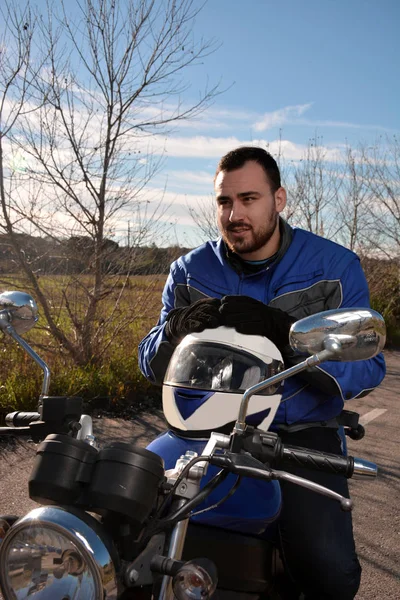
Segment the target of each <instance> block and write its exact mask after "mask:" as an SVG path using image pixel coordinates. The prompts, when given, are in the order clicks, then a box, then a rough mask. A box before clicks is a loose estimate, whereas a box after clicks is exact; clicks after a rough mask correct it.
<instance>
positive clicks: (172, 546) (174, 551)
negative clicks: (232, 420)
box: [157, 432, 230, 600]
mask: <svg viewBox="0 0 400 600" xmlns="http://www.w3.org/2000/svg"><path fill="white" fill-rule="evenodd" d="M229 442H230V438H229V436H226V435H222V434H219V433H215V432H214V433H212V434H211V436H210V439H209V441H208V442H207V445H206V446H205V448H204V450H203V452H202V454H201V456H207V457H208V456H210V455H211V454H212V453H213V452H214V450H215V449H216V448H229ZM196 456H197V454H196V452H192V451H190V450H188V451H187V452H186V454H185V455H184V456H181V457H180V458H179V459H178V460H177V462H176V465H175V468H174V469H171V470H169V471H166V477H167V481H168V483H170V484H171V485H173V484H174V483H175V482H176V480H177V479H178V477H179V475H180V473H181V472H182V470H183V469H184V468H185V467H186V465H187V464H188V463H189V462H190V461H191V460H192V459H193V458H195V457H196ZM207 468H208V462H207V461H204V462H203V461H199V462H198V463H196V464H195V465H193V467H192V468H191V469H190V470H189V472H188V474H187V476H186V477H185V478H184V479H183V480H182V481H181V482H180V484H179V485H178V488H177V490H176V491H175V497H176V498H177V499H178V500H177V503H175V508H180V507H182V506H184V505H185V504H187V502H188V501H189V500H191V499H192V498H194V497H195V496H196V495H197V494H198V492H199V490H200V482H201V479H202V477H203V476H204V475H205V474H206V473H207ZM188 525H189V519H184V520H182V521H179V522H178V523H177V524H176V525H175V527H174V528H173V530H172V532H171V535H170V538H169V547H168V552H167V557H168V558H171V559H173V560H181V558H182V553H183V548H184V545H185V539H186V532H187V528H188ZM157 598H158V600H175V595H174V592H173V589H172V578H171V577H170V576H169V575H164V576H163V578H162V583H161V588H160V593H159V595H158V596H157Z"/></svg>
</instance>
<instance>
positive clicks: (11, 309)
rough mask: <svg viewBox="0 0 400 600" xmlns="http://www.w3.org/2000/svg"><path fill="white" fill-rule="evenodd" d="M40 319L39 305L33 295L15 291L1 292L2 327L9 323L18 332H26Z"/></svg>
mask: <svg viewBox="0 0 400 600" xmlns="http://www.w3.org/2000/svg"><path fill="white" fill-rule="evenodd" d="M37 320H38V307H37V304H36V302H35V301H34V299H33V298H32V296H30V295H29V294H26V293H25V292H19V291H13V292H2V293H1V294H0V328H1V329H3V330H6V329H7V327H8V326H9V325H11V327H13V329H14V331H16V333H18V334H22V333H26V332H27V331H29V330H30V329H32V327H33V326H34V325H35V323H36V322H37Z"/></svg>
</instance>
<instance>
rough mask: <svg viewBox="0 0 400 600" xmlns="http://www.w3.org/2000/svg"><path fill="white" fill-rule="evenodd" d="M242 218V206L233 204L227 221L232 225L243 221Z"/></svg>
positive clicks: (238, 203) (236, 203) (237, 203)
mask: <svg viewBox="0 0 400 600" xmlns="http://www.w3.org/2000/svg"><path fill="white" fill-rule="evenodd" d="M243 218H244V210H243V206H242V204H241V203H240V202H234V203H233V204H232V207H231V212H230V215H229V220H230V222H231V223H232V222H233V221H243Z"/></svg>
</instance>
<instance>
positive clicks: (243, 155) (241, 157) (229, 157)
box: [215, 146, 281, 193]
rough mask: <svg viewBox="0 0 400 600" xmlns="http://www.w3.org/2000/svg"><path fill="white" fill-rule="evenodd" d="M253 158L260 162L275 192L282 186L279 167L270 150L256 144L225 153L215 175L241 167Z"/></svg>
mask: <svg viewBox="0 0 400 600" xmlns="http://www.w3.org/2000/svg"><path fill="white" fill-rule="evenodd" d="M251 160H252V161H254V162H256V163H258V164H259V165H260V166H261V167H262V168H263V169H264V171H265V174H266V175H267V178H268V181H269V183H270V185H271V190H272V192H273V193H275V192H276V191H277V189H278V188H280V187H281V174H280V172H279V167H278V165H277V163H276V160H275V159H274V157H273V156H272V155H271V154H270V153H269V152H267V151H266V150H264V149H263V148H257V147H256V146H241V147H240V148H235V150H231V151H230V152H228V154H225V156H223V157H222V158H221V160H220V161H219V163H218V166H217V170H216V172H215V177H217V175H218V174H219V173H220V171H234V170H235V169H240V168H241V167H243V166H244V164H245V163H246V162H248V161H251Z"/></svg>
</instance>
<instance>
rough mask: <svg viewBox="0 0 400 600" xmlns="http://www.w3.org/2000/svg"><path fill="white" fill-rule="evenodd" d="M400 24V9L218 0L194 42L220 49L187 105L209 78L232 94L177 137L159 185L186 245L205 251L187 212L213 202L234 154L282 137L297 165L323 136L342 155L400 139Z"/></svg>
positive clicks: (329, 1) (389, 3)
mask: <svg viewBox="0 0 400 600" xmlns="http://www.w3.org/2000/svg"><path fill="white" fill-rule="evenodd" d="M399 24H400V2H399V1H398V0H381V2H379V3H377V2H373V1H372V0H347V1H345V0H319V1H317V0H298V1H296V0H280V1H279V2H277V1H271V0H248V2H243V1H241V0H210V1H209V2H208V3H207V4H206V6H205V7H204V9H203V10H202V11H201V13H200V14H199V15H198V17H197V18H196V25H195V27H194V30H193V33H194V35H195V36H196V37H197V38H199V37H201V36H203V37H205V38H213V39H214V40H215V42H216V43H217V44H219V48H218V49H217V50H216V51H215V52H214V54H213V55H212V56H210V57H209V58H208V59H206V60H205V61H204V64H203V65H201V66H198V67H193V68H191V69H190V71H188V72H187V76H188V79H189V81H191V84H192V87H191V90H190V91H189V92H187V93H186V98H187V99H190V98H193V97H195V95H196V92H197V90H198V89H199V86H201V84H202V83H204V82H205V81H206V79H207V78H208V79H209V81H210V82H211V83H213V82H216V81H218V80H219V79H220V78H221V80H222V87H223V88H227V90H226V91H225V92H224V93H223V94H221V95H220V96H219V97H218V98H217V99H216V101H215V103H214V104H213V106H212V107H210V109H209V110H207V111H206V112H205V113H204V114H203V115H202V116H201V117H200V118H199V119H197V120H196V121H194V122H193V121H192V122H190V123H188V124H186V125H185V126H184V127H180V128H179V129H177V130H175V132H174V133H173V135H172V136H170V138H169V140H168V143H167V151H168V153H167V156H168V158H167V160H166V162H165V165H164V168H163V171H162V172H161V173H160V174H159V175H158V177H157V180H156V181H155V182H154V183H155V184H158V185H160V186H161V185H162V183H163V182H164V183H165V182H166V185H167V192H168V194H167V197H168V199H169V200H172V201H173V203H174V204H173V209H172V211H171V220H173V219H175V220H176V222H177V225H176V227H175V233H174V235H175V236H176V237H177V239H178V242H179V243H181V244H185V243H187V242H189V243H192V244H193V243H196V242H197V241H198V236H197V233H196V230H195V228H193V226H192V224H191V220H190V218H189V217H188V216H187V209H186V204H190V205H191V206H195V205H196V202H197V199H198V198H199V197H204V198H206V197H207V196H209V195H210V194H211V193H212V178H213V173H214V170H215V166H216V164H217V162H218V159H219V158H220V156H221V155H222V154H223V153H224V152H225V151H228V150H229V149H231V148H233V147H234V146H235V145H238V144H243V143H247V142H257V141H260V143H270V144H271V148H272V149H274V141H275V142H276V140H277V139H278V138H279V135H281V137H282V139H283V140H284V141H285V144H286V145H285V146H284V154H285V155H286V154H287V157H288V158H294V159H296V158H297V157H299V155H300V154H301V152H302V150H303V148H304V146H305V145H306V144H307V141H308V140H309V139H310V138H311V137H313V136H314V135H315V134H317V135H319V136H322V138H323V144H324V145H325V146H327V147H328V148H330V147H332V148H335V147H340V146H341V145H343V144H345V143H346V141H347V142H349V143H350V144H352V145H357V143H358V142H368V143H372V142H373V141H374V140H376V138H377V137H378V136H380V135H386V134H389V135H391V134H393V133H396V132H397V133H398V132H400V111H399V106H400V93H399V91H400V80H399V64H400V41H399V40H400V36H399V33H398V31H399V29H398V28H399ZM280 132H281V133H280ZM171 239H173V237H172V238H171Z"/></svg>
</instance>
